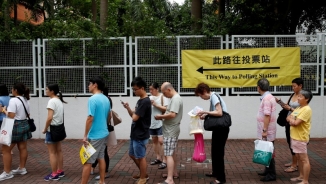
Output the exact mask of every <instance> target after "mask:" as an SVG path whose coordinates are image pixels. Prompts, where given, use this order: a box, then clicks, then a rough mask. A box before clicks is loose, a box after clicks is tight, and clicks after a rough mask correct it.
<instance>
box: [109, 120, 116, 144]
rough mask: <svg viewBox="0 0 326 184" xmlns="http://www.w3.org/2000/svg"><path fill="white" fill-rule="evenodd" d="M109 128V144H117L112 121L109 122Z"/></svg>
mask: <svg viewBox="0 0 326 184" xmlns="http://www.w3.org/2000/svg"><path fill="white" fill-rule="evenodd" d="M108 129H109V132H110V133H109V137H108V142H107V145H111V146H115V145H117V137H116V135H115V131H114V126H113V125H111V123H109V124H108Z"/></svg>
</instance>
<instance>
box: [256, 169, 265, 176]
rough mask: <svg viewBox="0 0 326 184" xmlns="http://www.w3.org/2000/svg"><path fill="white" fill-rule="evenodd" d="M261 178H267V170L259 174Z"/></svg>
mask: <svg viewBox="0 0 326 184" xmlns="http://www.w3.org/2000/svg"><path fill="white" fill-rule="evenodd" d="M257 174H258V175H259V176H266V175H267V172H266V170H264V171H263V172H259V173H257Z"/></svg>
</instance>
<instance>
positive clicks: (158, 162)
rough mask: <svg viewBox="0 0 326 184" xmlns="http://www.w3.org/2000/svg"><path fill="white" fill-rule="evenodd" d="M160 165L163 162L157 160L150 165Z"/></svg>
mask: <svg viewBox="0 0 326 184" xmlns="http://www.w3.org/2000/svg"><path fill="white" fill-rule="evenodd" d="M160 163H162V161H161V160H158V159H155V160H153V161H151V163H150V164H151V165H156V164H160Z"/></svg>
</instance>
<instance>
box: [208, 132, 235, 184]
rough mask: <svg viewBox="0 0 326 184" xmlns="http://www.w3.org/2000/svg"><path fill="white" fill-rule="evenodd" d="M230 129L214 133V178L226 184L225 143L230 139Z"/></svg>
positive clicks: (212, 154) (212, 153)
mask: <svg viewBox="0 0 326 184" xmlns="http://www.w3.org/2000/svg"><path fill="white" fill-rule="evenodd" d="M229 132H230V128H229V127H227V128H217V129H216V130H213V131H212V146H211V157H212V169H213V172H212V174H213V176H214V177H216V179H217V180H218V181H220V182H226V179H225V166H224V151H225V143H226V140H227V139H228V136H229Z"/></svg>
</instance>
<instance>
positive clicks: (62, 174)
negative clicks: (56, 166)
mask: <svg viewBox="0 0 326 184" xmlns="http://www.w3.org/2000/svg"><path fill="white" fill-rule="evenodd" d="M57 174H58V176H59V178H62V177H64V176H65V172H63V171H61V172H60V173H57Z"/></svg>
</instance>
